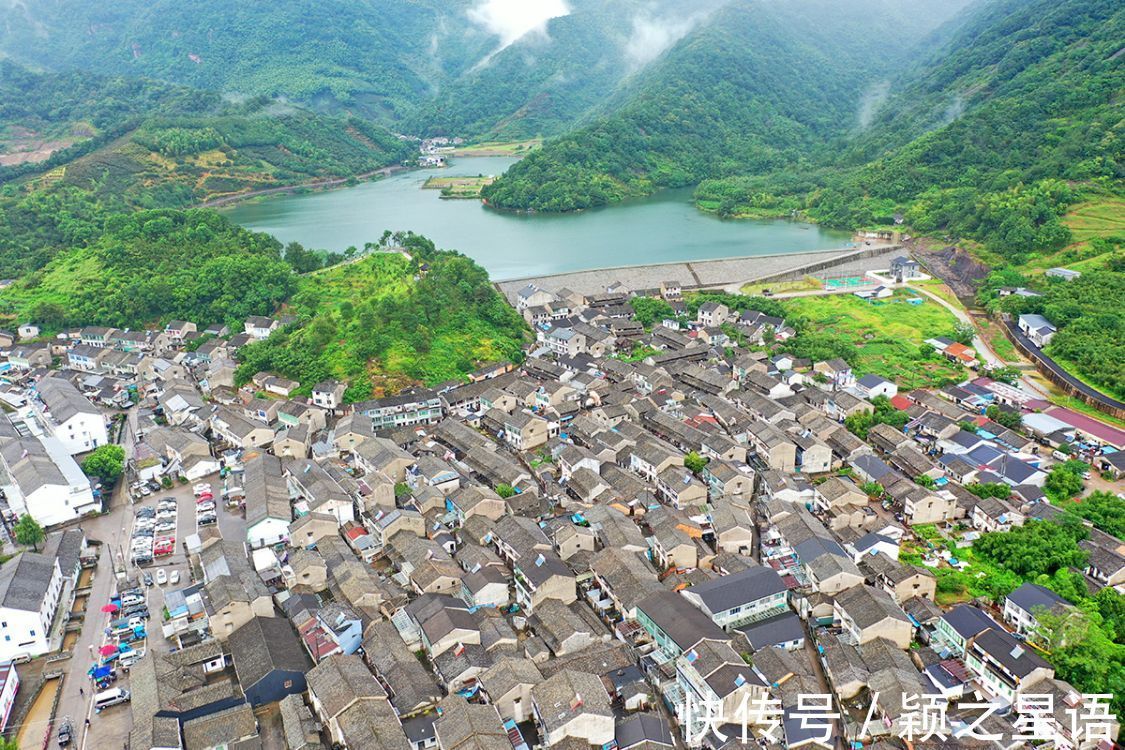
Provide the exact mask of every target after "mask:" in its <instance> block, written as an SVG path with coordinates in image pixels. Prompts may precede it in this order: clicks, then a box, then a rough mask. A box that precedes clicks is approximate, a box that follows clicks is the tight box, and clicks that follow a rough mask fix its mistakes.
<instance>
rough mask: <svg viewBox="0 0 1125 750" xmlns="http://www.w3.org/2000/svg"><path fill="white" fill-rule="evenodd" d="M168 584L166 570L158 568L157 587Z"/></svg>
mask: <svg viewBox="0 0 1125 750" xmlns="http://www.w3.org/2000/svg"><path fill="white" fill-rule="evenodd" d="M166 583H168V573H167V571H165V570H164V568H157V570H156V585H157V586H163V585H164V584H166Z"/></svg>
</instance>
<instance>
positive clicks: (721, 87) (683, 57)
mask: <svg viewBox="0 0 1125 750" xmlns="http://www.w3.org/2000/svg"><path fill="white" fill-rule="evenodd" d="M945 7H946V8H948V7H950V6H945ZM928 8H930V6H928V5H925V4H904V3H899V2H893V0H850V1H849V2H843V3H840V2H831V1H829V0H795V1H794V2H788V3H772V2H767V1H766V0H744V1H743V2H736V3H730V4H727V5H726V6H724V7H723V8H721V9H720V10H719V11H718V12H716V13H715V14H714V15H713V16H712V17H710V18H709V19H708V20H707V22H706V23H704V24H702V25H701V26H700V27H699V28H698V29H697V30H695V31H693V32H692V33H690V34H689V35H688V36H687V37H686V38H685V39H683V40H682V41H680V42H679V43H678V44H677V45H676V46H674V47H673V48H672V49H671V50H670V51H669V52H668V53H667V54H666V55H664V56H663V57H662V58H660V59H659V61H658V62H656V63H655V64H653V65H652V66H650V67H649V68H648V69H646V70H645V71H643V72H642V73H641V74H639V75H638V77H637V79H636V80H635V81H632V82H630V83H629V84H628V85H627V86H626V87H625V89H624V90H623V91H621V92H620V93H619V94H618V95H616V96H615V97H614V100H613V101H612V102H611V104H610V105H609V106H608V107H607V109H608V110H609V111H611V112H612V114H610V115H607V116H604V117H602V118H601V119H599V120H598V121H597V122H595V123H593V124H591V125H590V126H588V127H585V128H582V129H580V130H578V131H576V132H573V133H570V134H568V135H566V136H563V137H562V138H559V139H558V140H556V141H553V142H550V143H548V144H547V145H546V146H545V147H544V148H543V149H542V150H541V151H540V152H538V153H536V154H534V155H532V156H531V157H529V158H527V159H525V160H524V161H522V162H521V163H520V164H518V165H516V166H515V167H513V168H512V169H511V170H510V171H509V172H508V174H507V175H505V176H504V177H503V178H502V179H500V180H498V181H497V182H496V183H495V184H493V185H492V186H491V187H489V188H488V189H487V190H486V191H485V193H484V195H485V197H486V198H487V199H488V200H489V202H490V203H491V204H492V205H494V206H498V207H502V208H516V209H531V210H537V211H568V210H573V209H580V208H588V207H591V206H598V205H604V204H605V203H608V202H612V201H614V200H618V199H620V198H622V197H625V196H628V195H640V194H645V193H648V192H651V191H652V190H654V189H656V188H659V187H666V186H677V185H692V184H695V183H698V182H699V181H700V180H702V179H704V178H707V177H716V176H722V175H730V174H736V173H739V172H742V171H751V172H765V171H770V170H774V169H778V168H781V167H782V166H784V165H788V164H792V163H794V162H796V161H797V160H799V159H800V158H801V157H802V156H803V155H804V154H806V153H808V152H809V151H810V150H813V149H815V148H816V147H818V145H820V144H822V143H824V142H825V141H826V140H827V139H829V138H831V137H832V136H834V135H837V134H840V133H843V132H846V131H848V130H849V129H851V128H852V127H853V126H854V124H855V123H856V120H857V116H858V115H857V113H858V110H859V108H860V103H861V100H862V98H863V94H864V93H865V91H867V90H869V89H870V88H871V86H872V85H873V84H875V83H877V82H878V81H879V80H880V79H881V78H882V77H883V76H885V75H887V74H888V72H889V71H890V70H891V69H892V68H893V67H894V66H895V65H896V64H898V63H900V62H901V61H902V60H903V59H904V57H905V55H906V54H907V50H908V49H909V47H910V44H911V41H912V40H917V39H918V38H920V37H921V36H922V35H924V34H925V33H926V32H928V31H929V30H931V28H932V26H931V24H932V23H933V22H934V21H935V20H936V18H937V17H938V16H936V15H935V14H934V13H933V12H927V9H928ZM890 38H894V39H895V43H894V44H887V43H883V41H884V40H886V39H890Z"/></svg>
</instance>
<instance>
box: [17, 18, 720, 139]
mask: <svg viewBox="0 0 1125 750" xmlns="http://www.w3.org/2000/svg"><path fill="white" fill-rule="evenodd" d="M721 2H724V0H706V1H705V2H702V3H698V4H697V5H698V8H696V9H693V10H692V11H691V12H690V13H688V14H686V15H685V14H684V13H683V12H682V10H675V11H674V12H675V15H674V16H671V15H670V13H671V12H672V11H671V10H670V9H672V8H673V4H672V3H671V2H669V0H609V1H608V2H607V0H571V1H570V2H563V0H557V1H556V2H551V1H548V2H541V3H536V4H534V7H532V8H529V9H524V10H522V11H521V12H520V13H517V14H513V13H512V11H511V9H510V8H508V7H506V6H505V7H493V6H497V5H498V6H503V5H504V4H503V3H499V4H497V3H492V2H482V1H480V0H449V1H447V0H410V1H409V2H384V1H382V0H354V1H353V2H332V3H329V4H327V5H328V6H331V7H327V6H326V4H325V3H322V2H316V1H315V0H280V1H278V2H261V1H260V0H255V1H252V2H245V3H233V4H232V3H226V2H219V1H218V0H203V1H202V2H195V3H191V4H184V3H181V2H176V0H156V1H155V2H152V1H151V0H119V1H118V2H115V3H112V4H106V3H89V2H86V1H85V0H42V2H36V3H22V2H17V1H16V0H0V6H3V5H8V6H9V8H8V12H7V13H6V14H4V16H5V17H4V19H2V20H0V51H2V52H4V53H6V54H8V55H10V56H11V57H13V58H14V59H16V60H18V61H21V62H24V63H27V64H31V65H35V66H40V67H43V68H47V69H52V70H69V69H81V70H86V71H90V72H95V73H102V74H110V75H129V76H147V77H152V78H158V79H162V80H166V81H171V82H175V83H179V84H184V85H188V86H192V87H195V88H200V89H207V90H212V91H220V92H224V93H232V94H241V95H266V96H270V97H282V98H286V99H289V100H293V101H296V102H299V103H301V104H303V105H306V106H310V107H313V108H314V109H318V110H321V111H327V112H337V113H338V112H349V113H352V114H356V115H360V116H363V117H368V118H374V119H376V120H377V121H379V122H382V123H383V124H393V125H395V126H397V127H399V128H400V129H402V130H409V131H410V132H411V133H414V134H419V135H440V134H446V133H453V134H456V135H462V136H475V135H485V134H496V135H537V134H555V133H558V132H561V131H562V130H563V129H565V128H566V127H568V126H569V125H571V124H572V123H573V122H574V120H576V119H577V118H578V117H580V116H581V115H583V114H584V113H585V112H587V111H588V110H589V109H591V108H592V107H594V106H595V105H596V104H598V103H599V102H600V101H602V99H603V98H604V97H605V95H606V94H607V93H608V92H609V91H612V90H613V88H614V87H615V86H616V85H617V84H618V82H619V81H620V80H621V79H622V78H623V77H625V76H627V75H629V74H630V73H632V72H633V71H634V70H635V69H636V67H637V61H638V60H639V59H641V58H644V57H646V56H647V54H648V50H649V49H652V48H654V47H660V46H661V44H662V43H664V44H667V43H670V42H671V41H674V39H675V36H676V34H678V33H682V32H681V31H680V29H686V28H687V26H686V25H685V23H686V22H687V21H690V22H692V23H694V20H695V19H696V17H697V16H699V15H700V14H701V13H702V12H704V11H706V10H708V9H710V8H712V7H714V6H716V5H718V4H719V3H721ZM509 5H510V4H509ZM537 9H539V10H538V15H537ZM552 9H554V10H552ZM513 15H514V16H515V17H514V18H513V17H512V16H513ZM553 15H557V17H555V18H551V16H553ZM666 15H668V21H667V23H670V24H671V26H670V27H669V28H665V27H663V26H661V25H660V24H662V23H665V21H664V20H663V19H664V18H665V16H666ZM689 25H690V24H689ZM523 32H527V33H523Z"/></svg>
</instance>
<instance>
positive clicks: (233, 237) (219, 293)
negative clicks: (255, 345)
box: [0, 209, 296, 331]
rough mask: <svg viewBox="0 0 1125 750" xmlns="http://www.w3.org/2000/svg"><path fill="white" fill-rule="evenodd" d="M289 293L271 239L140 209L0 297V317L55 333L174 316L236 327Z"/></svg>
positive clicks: (209, 218)
mask: <svg viewBox="0 0 1125 750" xmlns="http://www.w3.org/2000/svg"><path fill="white" fill-rule="evenodd" d="M295 288H296V276H295V275H294V273H293V270H292V268H290V266H289V265H288V264H287V263H285V262H284V261H283V260H282V258H281V243H279V242H278V241H277V240H275V239H274V238H273V237H270V236H269V235H265V234H258V233H254V232H249V231H247V230H245V229H242V228H241V227H238V226H235V225H234V224H231V223H230V222H229V221H227V220H226V219H225V218H223V217H222V216H220V215H218V214H216V213H215V212H213V211H206V210H192V211H175V210H171V209H166V210H160V211H138V212H134V213H131V214H115V215H111V216H108V217H107V218H105V219H104V227H103V229H102V231H101V233H100V234H99V235H98V236H96V237H94V238H92V239H91V240H90V241H89V243H88V244H86V245H85V246H83V247H75V248H72V249H68V250H65V251H62V252H60V253H58V254H57V255H56V256H55V258H54V259H53V260H51V261H50V262H49V263H48V264H47V265H46V266H45V267H44V268H42V269H40V270H38V271H35V272H33V273H30V274H28V275H26V276H24V277H23V278H22V279H20V280H19V281H17V282H16V283H15V284H13V285H11V286H9V287H6V288H5V289H3V290H0V315H5V316H9V318H10V320H9V322H17V321H26V320H32V321H35V322H37V323H39V324H41V325H42V326H44V327H45V328H47V329H48V330H52V331H54V330H59V329H61V328H64V327H67V326H81V325H94V324H96V325H108V326H117V327H139V326H144V325H146V324H149V323H157V322H162V321H166V320H168V319H171V318H181V319H188V320H196V321H199V322H201V323H211V322H219V321H229V322H231V323H240V322H241V321H242V320H243V319H244V318H245V317H246V316H247V315H263V314H268V313H271V312H272V311H273V310H274V309H275V308H276V307H277V305H278V304H280V303H281V301H282V300H284V299H285V298H286V297H288V296H289V294H291V293H292V292H293V291H294V289H295Z"/></svg>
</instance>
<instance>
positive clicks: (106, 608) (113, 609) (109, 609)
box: [102, 602, 118, 612]
mask: <svg viewBox="0 0 1125 750" xmlns="http://www.w3.org/2000/svg"><path fill="white" fill-rule="evenodd" d="M117 610H118V606H117V605H116V604H114V603H112V602H110V603H109V604H106V605H104V606H103V607H102V612H116V611H117Z"/></svg>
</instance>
